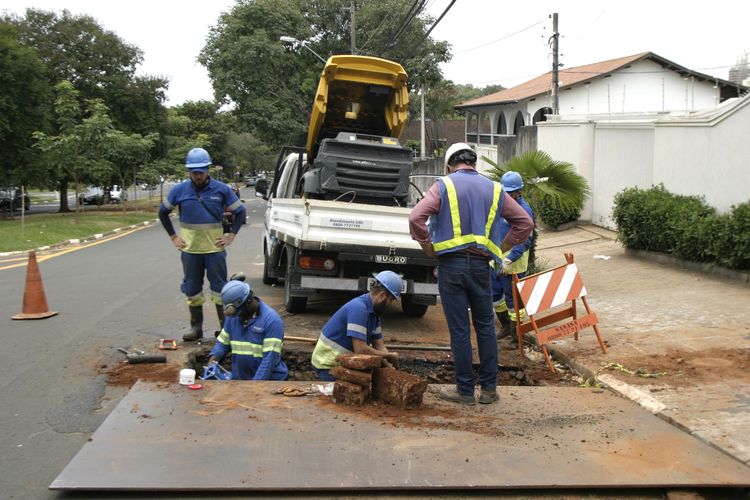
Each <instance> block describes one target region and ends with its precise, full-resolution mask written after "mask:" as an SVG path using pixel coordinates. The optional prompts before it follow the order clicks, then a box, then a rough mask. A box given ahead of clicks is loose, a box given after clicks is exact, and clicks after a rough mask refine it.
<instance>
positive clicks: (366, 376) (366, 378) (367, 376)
mask: <svg viewBox="0 0 750 500" xmlns="http://www.w3.org/2000/svg"><path fill="white" fill-rule="evenodd" d="M331 375H333V376H334V377H336V380H343V381H344V382H351V383H352V384H356V385H361V386H362V387H367V388H370V387H371V385H372V372H369V371H360V370H350V369H349V368H344V367H343V366H334V367H333V368H331Z"/></svg>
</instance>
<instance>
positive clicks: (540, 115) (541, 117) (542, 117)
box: [531, 108, 552, 124]
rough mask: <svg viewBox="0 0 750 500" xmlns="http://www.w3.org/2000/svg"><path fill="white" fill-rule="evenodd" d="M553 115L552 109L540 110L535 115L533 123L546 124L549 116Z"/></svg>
mask: <svg viewBox="0 0 750 500" xmlns="http://www.w3.org/2000/svg"><path fill="white" fill-rule="evenodd" d="M551 114H552V108H539V109H538V110H537V111H536V113H534V118H532V120H531V123H534V124H536V123H538V122H546V121H547V115H551Z"/></svg>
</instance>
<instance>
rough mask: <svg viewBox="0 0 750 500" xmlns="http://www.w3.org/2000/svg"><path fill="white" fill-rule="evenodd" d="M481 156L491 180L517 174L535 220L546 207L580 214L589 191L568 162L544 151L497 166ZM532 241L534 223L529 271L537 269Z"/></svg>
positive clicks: (586, 184) (535, 235)
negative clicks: (510, 173)
mask: <svg viewBox="0 0 750 500" xmlns="http://www.w3.org/2000/svg"><path fill="white" fill-rule="evenodd" d="M482 159H483V160H484V161H486V162H487V163H489V164H490V165H492V168H491V169H489V171H488V172H487V174H488V177H490V178H491V179H493V180H495V181H498V182H499V181H500V178H501V177H502V176H503V174H504V173H506V172H510V171H514V172H518V173H519V174H520V175H521V178H522V179H523V184H524V187H523V196H524V198H526V200H527V201H528V202H529V205H531V208H533V209H534V212H535V213H536V216H537V219H539V218H540V217H542V218H544V217H543V216H544V215H545V214H546V213H548V211H549V210H548V208H547V207H552V210H553V211H557V212H567V213H571V212H572V213H574V214H580V211H581V208H582V207H583V202H584V201H585V200H586V198H588V197H589V195H590V194H591V190H590V189H589V185H588V182H587V181H586V179H585V178H584V177H583V176H581V175H580V174H578V173H577V172H576V170H575V167H574V166H573V165H572V164H571V163H568V162H564V161H555V160H553V159H552V158H551V157H550V155H549V154H547V153H545V152H544V151H527V152H526V153H523V154H520V155H518V156H514V157H513V158H511V159H510V160H509V161H508V162H507V163H505V164H503V165H498V164H497V163H496V162H494V161H492V160H491V159H489V158H487V157H486V156H483V157H482ZM576 218H577V215H576ZM545 222H547V221H545ZM550 225H556V224H550ZM536 240H537V230H536V226H535V227H534V237H533V240H532V244H531V248H530V249H529V274H533V273H534V272H537V271H538V270H539V269H537V265H536V264H537V263H536Z"/></svg>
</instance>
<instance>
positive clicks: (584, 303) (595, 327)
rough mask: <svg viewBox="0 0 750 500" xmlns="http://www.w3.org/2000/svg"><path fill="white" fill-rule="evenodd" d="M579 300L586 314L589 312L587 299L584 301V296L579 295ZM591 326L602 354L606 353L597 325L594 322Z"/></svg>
mask: <svg viewBox="0 0 750 500" xmlns="http://www.w3.org/2000/svg"><path fill="white" fill-rule="evenodd" d="M581 300H582V301H583V307H585V308H586V312H587V313H588V314H591V309H590V308H589V303H588V301H586V297H581ZM591 327H592V328H593V329H594V333H595V334H596V340H598V341H599V347H601V348H602V352H603V353H604V354H607V348H606V347H604V340H602V336H601V335H599V327H598V326H597V325H596V323H594V324H593V325H591Z"/></svg>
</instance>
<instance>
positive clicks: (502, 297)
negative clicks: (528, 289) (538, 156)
mask: <svg viewBox="0 0 750 500" xmlns="http://www.w3.org/2000/svg"><path fill="white" fill-rule="evenodd" d="M500 183H501V184H502V185H503V189H504V190H505V192H506V193H508V195H509V196H510V197H511V198H513V199H514V200H516V203H518V204H519V205H520V206H521V208H523V209H524V210H525V211H526V213H527V214H528V215H529V217H531V220H534V219H535V216H534V210H532V208H531V206H530V205H529V204H528V202H527V201H526V199H524V197H523V195H522V189H523V179H522V178H521V174H519V173H518V172H514V171H512V170H511V171H508V172H505V173H504V174H503V176H502V177H501V178H500ZM503 223H504V225H505V230H506V231H509V230H510V224H508V223H507V221H504V222H503ZM533 239H534V233H533V232H532V233H531V234H530V235H529V236H528V238H526V240H525V241H523V242H522V243H519V244H518V245H515V246H514V247H513V248H511V249H510V250H509V251H507V252H504V253H503V265H502V267H499V272H497V273H495V274H493V277H492V300H493V307H494V309H495V314H496V315H497V319H498V320H499V321H500V331H499V332H498V334H497V338H498V339H503V338H507V339H508V340H509V343H510V345H511V346H513V347H518V337H517V335H516V322H517V321H518V320H523V319H524V317H525V314H526V313H525V311H524V309H521V310H520V311H519V312H518V314H516V310H515V305H514V302H513V275H514V274H515V275H517V276H518V277H519V278H523V277H524V276H526V271H527V270H528V267H529V249H530V248H531V245H532V243H533Z"/></svg>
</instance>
